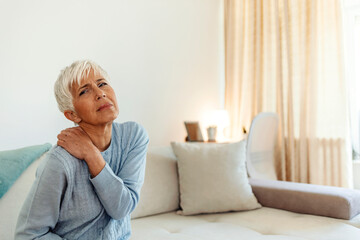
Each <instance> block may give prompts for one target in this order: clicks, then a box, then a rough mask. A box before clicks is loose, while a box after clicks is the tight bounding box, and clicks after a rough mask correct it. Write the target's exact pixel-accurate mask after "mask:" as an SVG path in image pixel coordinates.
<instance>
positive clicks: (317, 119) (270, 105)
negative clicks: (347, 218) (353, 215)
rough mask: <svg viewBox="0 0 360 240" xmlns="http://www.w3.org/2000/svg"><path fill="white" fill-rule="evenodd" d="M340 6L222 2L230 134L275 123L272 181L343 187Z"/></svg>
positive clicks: (334, 0) (345, 152)
mask: <svg viewBox="0 0 360 240" xmlns="http://www.w3.org/2000/svg"><path fill="white" fill-rule="evenodd" d="M340 7H341V6H340V0H263V1H261V0H225V6H224V9H225V74H226V76H225V79H226V87H225V108H226V109H227V110H228V111H229V114H230V118H231V126H230V136H229V137H231V138H233V139H238V138H241V137H242V128H243V127H245V128H246V129H249V126H250V123H251V120H252V118H253V117H254V116H255V115H256V114H257V113H259V112H263V111H272V112H276V113H278V115H279V118H280V130H279V139H278V151H277V152H278V154H277V155H278V156H277V157H276V159H277V160H276V161H277V163H276V166H277V169H276V170H277V174H278V178H279V179H280V180H287V181H296V182H305V183H314V184H323V185H334V186H343V187H351V186H352V179H351V154H350V153H351V150H349V149H350V147H349V146H350V145H349V144H348V140H347V139H348V134H349V131H348V117H347V116H348V113H347V98H346V86H345V80H344V76H343V75H344V73H343V71H344V70H343V52H342V28H341V27H342V21H341V8H340Z"/></svg>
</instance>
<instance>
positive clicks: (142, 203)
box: [131, 146, 179, 219]
mask: <svg viewBox="0 0 360 240" xmlns="http://www.w3.org/2000/svg"><path fill="white" fill-rule="evenodd" d="M178 208H179V183H178V174H177V165H176V157H175V155H174V153H173V151H172V149H171V147H170V146H163V147H150V148H149V149H148V152H147V157H146V168H145V182H144V185H143V187H142V189H141V192H140V200H139V203H138V205H137V207H136V208H135V210H134V211H133V212H132V214H131V218H133V219H134V218H139V217H144V216H148V215H154V214H158V213H164V212H169V211H174V210H177V209H178Z"/></svg>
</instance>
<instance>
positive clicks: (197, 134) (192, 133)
mask: <svg viewBox="0 0 360 240" xmlns="http://www.w3.org/2000/svg"><path fill="white" fill-rule="evenodd" d="M184 124H185V128H186V132H187V137H186V141H189V142H203V141H204V138H203V136H202V133H201V129H200V125H199V122H198V121H192V122H190V121H185V122H184Z"/></svg>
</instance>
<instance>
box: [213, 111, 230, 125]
mask: <svg viewBox="0 0 360 240" xmlns="http://www.w3.org/2000/svg"><path fill="white" fill-rule="evenodd" d="M209 123H210V124H209V125H214V126H217V127H220V128H225V127H227V126H229V125H230V118H229V113H228V112H227V111H226V110H225V109H216V110H213V111H212V112H211V114H210V119H209Z"/></svg>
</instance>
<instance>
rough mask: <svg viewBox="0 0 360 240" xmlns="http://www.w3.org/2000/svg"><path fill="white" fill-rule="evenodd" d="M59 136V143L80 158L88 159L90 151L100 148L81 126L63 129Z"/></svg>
mask: <svg viewBox="0 0 360 240" xmlns="http://www.w3.org/2000/svg"><path fill="white" fill-rule="evenodd" d="M57 138H58V141H57V144H58V145H59V146H61V147H63V148H64V149H65V150H66V151H68V152H69V153H70V154H71V155H73V156H74V157H76V158H78V159H82V160H86V158H87V156H88V154H89V153H90V152H93V151H96V150H98V149H97V147H96V146H95V145H94V144H93V143H92V141H91V139H90V137H89V136H88V135H87V133H86V132H85V131H84V130H82V128H81V127H73V128H67V129H65V130H62V131H61V132H60V134H59V135H58V136H57Z"/></svg>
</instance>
